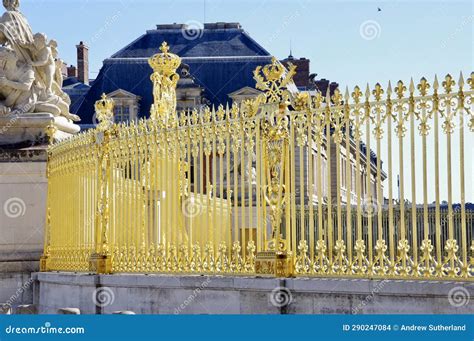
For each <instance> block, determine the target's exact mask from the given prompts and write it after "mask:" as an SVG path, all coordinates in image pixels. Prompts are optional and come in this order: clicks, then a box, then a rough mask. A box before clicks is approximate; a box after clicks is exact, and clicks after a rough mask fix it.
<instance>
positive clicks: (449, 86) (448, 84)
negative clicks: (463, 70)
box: [443, 73, 456, 94]
mask: <svg viewBox="0 0 474 341" xmlns="http://www.w3.org/2000/svg"><path fill="white" fill-rule="evenodd" d="M455 85H456V82H455V81H454V79H453V77H451V75H450V74H449V73H448V74H447V75H446V77H445V78H444V81H443V88H444V90H445V91H446V93H447V94H449V93H451V91H452V90H453V86H455Z"/></svg>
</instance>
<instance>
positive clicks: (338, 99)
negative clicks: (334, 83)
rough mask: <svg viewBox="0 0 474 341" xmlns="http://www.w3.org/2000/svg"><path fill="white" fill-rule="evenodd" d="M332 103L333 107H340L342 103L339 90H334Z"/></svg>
mask: <svg viewBox="0 0 474 341" xmlns="http://www.w3.org/2000/svg"><path fill="white" fill-rule="evenodd" d="M332 101H333V102H334V104H335V105H340V104H341V102H342V95H341V92H340V91H339V88H336V90H334V95H333V96H332Z"/></svg>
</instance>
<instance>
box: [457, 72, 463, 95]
mask: <svg viewBox="0 0 474 341" xmlns="http://www.w3.org/2000/svg"><path fill="white" fill-rule="evenodd" d="M458 85H459V89H461V90H462V88H463V86H464V77H463V75H462V71H461V72H459V80H458Z"/></svg>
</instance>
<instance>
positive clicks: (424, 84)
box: [417, 77, 431, 96]
mask: <svg viewBox="0 0 474 341" xmlns="http://www.w3.org/2000/svg"><path fill="white" fill-rule="evenodd" d="M430 87H431V85H430V84H429V83H428V81H427V80H426V78H425V77H423V78H422V79H420V84H418V86H417V89H418V91H420V94H421V96H426V94H427V93H428V90H429V88H430Z"/></svg>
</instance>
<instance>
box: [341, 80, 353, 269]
mask: <svg viewBox="0 0 474 341" xmlns="http://www.w3.org/2000/svg"><path fill="white" fill-rule="evenodd" d="M349 100H350V97H349V89H348V88H347V87H346V91H345V94H344V122H343V126H344V127H345V129H344V130H345V131H344V132H345V138H346V143H345V148H346V233H347V258H348V261H349V265H351V264H352V195H351V194H352V162H351V136H350V132H351V121H350V106H349Z"/></svg>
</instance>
